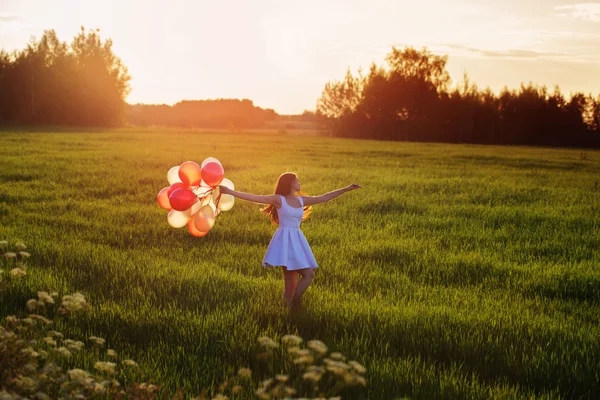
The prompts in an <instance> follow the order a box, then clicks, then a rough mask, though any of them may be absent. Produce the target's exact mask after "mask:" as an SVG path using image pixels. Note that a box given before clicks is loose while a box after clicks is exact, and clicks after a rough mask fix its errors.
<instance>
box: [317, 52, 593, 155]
mask: <svg viewBox="0 0 600 400" xmlns="http://www.w3.org/2000/svg"><path fill="white" fill-rule="evenodd" d="M447 60H448V57H447V56H438V55H435V54H432V53H431V52H429V51H428V50H427V49H423V50H416V49H414V48H411V47H408V48H404V49H397V48H392V51H391V52H390V53H389V54H388V55H387V57H386V62H387V66H385V67H384V66H378V65H376V64H375V63H373V64H372V65H371V68H370V69H369V71H368V73H366V74H363V72H362V71H360V70H359V72H358V74H357V75H354V74H352V73H351V72H350V70H348V71H347V72H346V75H345V77H344V78H343V79H342V80H339V81H331V82H329V83H327V84H326V85H325V88H324V90H323V92H322V94H321V96H320V98H319V99H318V101H317V110H316V112H317V116H318V117H319V118H320V120H321V122H322V123H323V124H324V125H325V126H326V127H327V128H328V130H329V131H330V132H331V133H332V134H333V135H335V136H340V137H351V138H368V139H383V140H397V141H425V142H450V143H481V144H515V145H543V146H575V147H600V96H598V97H593V96H592V95H587V96H586V95H584V94H583V93H575V94H573V95H572V96H570V98H568V99H567V98H566V97H565V96H564V95H563V94H561V92H560V89H559V88H558V87H556V88H554V90H553V91H552V92H549V91H548V89H547V88H546V87H544V86H537V85H534V84H532V83H530V84H528V85H524V84H522V85H521V87H520V88H519V89H517V90H514V89H513V90H510V89H508V88H506V87H505V88H504V89H503V90H502V91H501V92H500V93H499V94H498V95H496V94H494V93H493V92H492V91H491V90H490V89H489V88H488V89H485V90H480V89H478V87H477V86H476V85H474V84H472V83H470V82H469V78H468V76H467V75H466V74H465V76H464V79H463V82H462V83H461V84H460V85H458V87H455V88H453V89H452V88H450V76H449V74H448V71H447V70H446V62H447Z"/></svg>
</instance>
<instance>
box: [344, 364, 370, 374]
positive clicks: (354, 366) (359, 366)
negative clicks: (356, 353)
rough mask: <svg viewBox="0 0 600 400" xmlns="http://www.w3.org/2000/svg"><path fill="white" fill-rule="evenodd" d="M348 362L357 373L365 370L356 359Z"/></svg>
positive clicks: (362, 372)
mask: <svg viewBox="0 0 600 400" xmlns="http://www.w3.org/2000/svg"><path fill="white" fill-rule="evenodd" d="M348 364H350V366H351V367H352V369H354V370H355V371H356V372H358V373H359V374H364V373H365V372H367V369H366V368H365V367H363V366H362V365H361V364H360V363H359V362H358V361H349V362H348Z"/></svg>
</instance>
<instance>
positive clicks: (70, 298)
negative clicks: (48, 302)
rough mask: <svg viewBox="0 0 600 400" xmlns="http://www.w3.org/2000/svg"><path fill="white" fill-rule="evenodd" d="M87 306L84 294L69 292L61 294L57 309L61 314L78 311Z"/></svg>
mask: <svg viewBox="0 0 600 400" xmlns="http://www.w3.org/2000/svg"><path fill="white" fill-rule="evenodd" d="M87 306H88V304H87V302H86V300H85V296H84V295H83V294H81V293H74V294H72V295H70V294H69V295H66V296H63V298H62V303H61V306H60V310H59V311H60V312H61V313H63V314H68V313H72V312H76V311H80V310H82V309H84V308H87Z"/></svg>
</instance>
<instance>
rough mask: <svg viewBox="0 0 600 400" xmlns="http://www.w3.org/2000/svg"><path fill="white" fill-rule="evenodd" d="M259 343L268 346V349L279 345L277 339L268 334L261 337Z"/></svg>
mask: <svg viewBox="0 0 600 400" xmlns="http://www.w3.org/2000/svg"><path fill="white" fill-rule="evenodd" d="M258 343H259V344H260V345H261V346H263V347H266V348H267V349H274V348H276V347H279V345H278V344H277V343H275V341H274V340H273V339H271V338H270V337H268V336H261V337H259V338H258Z"/></svg>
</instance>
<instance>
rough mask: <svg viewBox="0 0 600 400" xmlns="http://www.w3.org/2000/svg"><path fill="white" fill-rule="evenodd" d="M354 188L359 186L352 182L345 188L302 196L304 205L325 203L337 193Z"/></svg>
mask: <svg viewBox="0 0 600 400" xmlns="http://www.w3.org/2000/svg"><path fill="white" fill-rule="evenodd" d="M354 189H360V186H359V185H357V184H356V183H353V184H352V185H350V186H346V187H345V188H341V189H337V190H334V191H332V192H329V193H325V194H322V195H320V196H302V199H303V200H304V205H305V206H314V205H315V204H320V203H325V202H327V201H329V200H331V199H334V198H336V197H338V196H339V195H341V194H343V193H346V192H349V191H351V190H354Z"/></svg>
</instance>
